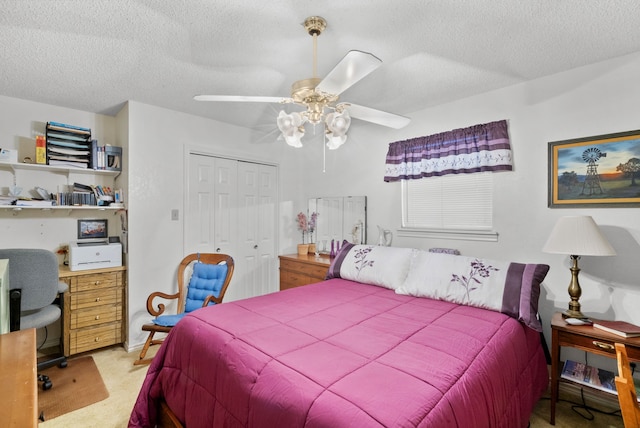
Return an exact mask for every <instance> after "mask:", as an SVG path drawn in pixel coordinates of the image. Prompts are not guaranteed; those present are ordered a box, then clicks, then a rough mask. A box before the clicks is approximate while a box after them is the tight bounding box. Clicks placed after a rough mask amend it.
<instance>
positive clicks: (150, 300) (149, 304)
mask: <svg viewBox="0 0 640 428" xmlns="http://www.w3.org/2000/svg"><path fill="white" fill-rule="evenodd" d="M179 296H180V294H178V293H176V294H167V293H163V292H161V291H156V292H154V293H151V294H149V297H147V312H149V313H150V314H151V315H153V316H155V317H157V316H158V315H162V313H163V312H164V309H165V306H164V303H158V309H157V310H156V309H155V308H154V307H153V299H155V298H156V297H159V298H161V299H165V300H175V299H177V298H178V297H179Z"/></svg>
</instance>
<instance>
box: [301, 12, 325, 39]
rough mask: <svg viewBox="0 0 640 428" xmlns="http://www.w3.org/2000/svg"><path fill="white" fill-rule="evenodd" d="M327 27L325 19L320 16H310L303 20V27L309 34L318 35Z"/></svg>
mask: <svg viewBox="0 0 640 428" xmlns="http://www.w3.org/2000/svg"><path fill="white" fill-rule="evenodd" d="M325 28H327V21H326V20H325V19H324V18H322V17H320V16H310V17H308V18H307V19H305V20H304V29H305V30H307V33H309V35H311V36H319V35H320V34H322V32H323V31H324V29H325Z"/></svg>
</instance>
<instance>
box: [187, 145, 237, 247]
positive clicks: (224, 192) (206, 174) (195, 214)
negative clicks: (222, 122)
mask: <svg viewBox="0 0 640 428" xmlns="http://www.w3.org/2000/svg"><path fill="white" fill-rule="evenodd" d="M237 169H238V165H237V162H236V161H235V160H229V159H222V158H215V157H211V156H203V155H197V154H191V155H189V171H188V174H189V180H188V189H187V192H188V203H187V209H186V210H185V250H186V254H191V253H197V252H201V253H214V252H219V253H225V254H229V255H231V256H232V257H233V253H235V252H236V248H234V245H235V235H236V233H237V227H238V226H237V215H236V212H235V211H236V209H237V199H236V197H237V193H236V189H237V176H238V172H237Z"/></svg>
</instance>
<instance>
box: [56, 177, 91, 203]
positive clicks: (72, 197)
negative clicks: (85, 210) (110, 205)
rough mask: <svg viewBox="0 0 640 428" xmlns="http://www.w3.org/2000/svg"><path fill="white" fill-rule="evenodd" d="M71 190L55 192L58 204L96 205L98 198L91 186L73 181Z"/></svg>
mask: <svg viewBox="0 0 640 428" xmlns="http://www.w3.org/2000/svg"><path fill="white" fill-rule="evenodd" d="M71 190H72V191H71V192H60V193H58V194H56V200H57V202H58V205H61V206H73V205H76V206H77V205H93V206H96V205H98V199H97V198H96V195H95V192H94V188H93V186H89V185H86V184H81V183H73V189H71Z"/></svg>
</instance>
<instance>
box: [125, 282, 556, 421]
mask: <svg viewBox="0 0 640 428" xmlns="http://www.w3.org/2000/svg"><path fill="white" fill-rule="evenodd" d="M547 383H548V373H547V366H546V362H545V358H544V353H543V350H542V347H541V344H540V335H539V333H537V332H535V331H533V330H531V329H529V328H527V327H524V326H523V325H522V324H520V323H519V322H518V321H516V320H514V319H512V318H509V317H507V316H506V315H504V314H501V313H498V312H492V311H488V310H483V309H478V308H473V307H468V306H460V305H456V304H452V303H447V302H444V301H436V300H430V299H424V298H416V297H409V296H402V295H397V294H395V293H394V292H393V291H392V290H387V289H384V288H381V287H376V286H371V285H364V284H360V283H356V282H351V281H346V280H342V279H332V280H329V281H325V282H322V283H318V284H312V285H307V286H304V287H299V288H295V289H291V290H287V291H282V292H278V293H273V294H269V295H265V296H261V297H256V298H251V299H246V300H240V301H235V302H231V303H224V304H222V305H217V306H214V307H209V308H204V309H200V310H198V311H195V312H194V313H192V314H191V315H189V316H187V317H185V318H184V319H183V320H182V321H180V323H179V324H178V325H177V326H176V327H174V328H173V330H172V332H171V333H170V334H169V336H168V337H167V339H166V341H165V343H164V344H163V345H162V347H161V348H160V349H159V351H158V354H157V355H156V357H155V358H154V360H153V362H152V364H151V366H150V367H149V372H148V374H147V377H146V379H145V381H144V384H143V386H142V389H141V391H140V394H139V396H138V400H137V402H136V404H135V407H134V409H133V412H132V414H131V419H130V421H129V425H130V426H133V427H152V426H154V424H155V418H156V413H157V409H158V405H159V401H160V400H161V399H164V400H165V401H166V402H167V404H168V405H169V407H170V408H171V409H172V410H173V412H174V413H175V415H176V416H177V417H178V419H180V421H182V422H183V424H185V425H186V426H187V427H205V426H206V427H382V426H385V427H439V428H441V427H518V426H519V427H526V426H527V423H528V419H529V416H530V413H531V411H532V409H533V407H534V405H535V403H536V401H537V400H538V399H539V397H540V395H541V394H542V392H543V391H544V390H545V389H546V387H547Z"/></svg>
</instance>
